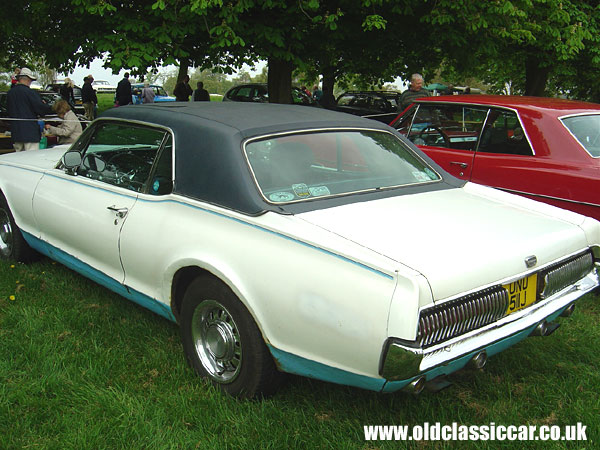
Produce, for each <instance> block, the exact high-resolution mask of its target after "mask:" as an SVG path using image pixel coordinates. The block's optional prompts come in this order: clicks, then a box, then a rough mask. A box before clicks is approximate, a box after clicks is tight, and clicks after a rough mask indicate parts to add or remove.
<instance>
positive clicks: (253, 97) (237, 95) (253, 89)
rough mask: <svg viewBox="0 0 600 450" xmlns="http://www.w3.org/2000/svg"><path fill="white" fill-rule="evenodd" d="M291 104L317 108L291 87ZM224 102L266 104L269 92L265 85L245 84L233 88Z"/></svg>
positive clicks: (305, 95)
mask: <svg viewBox="0 0 600 450" xmlns="http://www.w3.org/2000/svg"><path fill="white" fill-rule="evenodd" d="M291 100H292V103H293V104H295V105H305V106H317V105H318V104H317V101H316V100H315V99H314V98H313V97H312V96H310V95H308V94H307V93H306V92H304V91H303V90H302V89H300V88H299V87H296V86H293V87H292V98H291ZM223 101H224V102H230V101H231V102H250V103H267V102H268V101H269V92H268V89H267V83H247V84H240V85H238V86H234V87H232V88H231V89H229V90H228V91H227V92H226V93H225V95H224V96H223Z"/></svg>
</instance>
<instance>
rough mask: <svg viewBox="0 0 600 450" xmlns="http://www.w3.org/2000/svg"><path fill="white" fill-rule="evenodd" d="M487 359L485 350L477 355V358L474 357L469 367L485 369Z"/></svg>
mask: <svg viewBox="0 0 600 450" xmlns="http://www.w3.org/2000/svg"><path fill="white" fill-rule="evenodd" d="M487 358H488V356H487V353H486V352H485V350H483V351H481V352H479V353H477V354H476V355H475V356H473V358H471V361H469V366H471V367H472V368H474V369H483V367H484V366H485V364H486V363H487Z"/></svg>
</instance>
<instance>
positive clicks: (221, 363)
mask: <svg viewBox="0 0 600 450" xmlns="http://www.w3.org/2000/svg"><path fill="white" fill-rule="evenodd" d="M191 331H192V339H193V341H194V346H195V348H196V353H197V354H198V357H199V358H200V362H201V363H202V366H203V367H204V369H205V370H206V371H207V372H208V374H209V375H210V377H211V378H213V379H214V380H215V381H218V382H219V383H231V382H232V381H233V380H235V378H236V377H237V376H238V375H239V373H240V369H241V364H242V343H241V339H240V334H239V330H238V327H237V325H236V323H235V322H234V320H233V317H231V314H230V313H229V311H227V308H225V307H224V306H223V305H222V304H221V303H219V302H217V301H215V300H205V301H203V302H202V303H201V304H200V305H199V306H198V307H197V308H196V310H195V311H194V315H193V317H192V330H191Z"/></svg>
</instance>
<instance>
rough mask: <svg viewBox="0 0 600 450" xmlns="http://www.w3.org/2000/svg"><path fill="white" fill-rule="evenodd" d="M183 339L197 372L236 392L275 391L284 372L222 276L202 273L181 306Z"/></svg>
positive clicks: (248, 395) (237, 394) (243, 395)
mask: <svg viewBox="0 0 600 450" xmlns="http://www.w3.org/2000/svg"><path fill="white" fill-rule="evenodd" d="M181 340H182V343H183V348H184V351H185V354H186V357H187V360H188V362H189V364H190V365H191V366H192V367H193V368H194V369H195V370H196V372H197V373H198V374H199V375H201V376H203V377H206V378H208V379H210V380H211V381H212V382H213V383H214V384H216V385H217V386H219V387H220V388H221V389H222V390H223V391H225V392H227V393H228V394H230V395H233V396H235V397H241V398H252V397H259V396H264V395H269V394H271V393H272V392H274V390H275V389H276V388H277V387H278V385H279V380H280V378H281V374H280V373H279V372H278V371H277V369H276V367H275V363H274V361H273V358H272V356H271V353H270V352H269V350H268V348H267V346H266V345H265V343H264V340H263V338H262V335H261V333H260V331H259V329H258V327H257V326H256V323H255V322H254V320H253V318H252V316H251V315H250V313H249V312H248V310H247V309H246V307H245V306H244V305H243V304H242V303H241V302H240V300H239V299H238V298H237V296H236V295H235V294H234V293H233V292H232V291H231V290H230V289H229V288H228V287H227V286H226V285H225V284H223V283H222V282H221V281H219V280H217V279H215V278H213V277H210V276H201V277H198V278H196V279H195V280H194V281H193V282H192V283H191V284H190V286H189V287H188V289H187V291H186V293H185V295H184V298H183V306H182V310H181Z"/></svg>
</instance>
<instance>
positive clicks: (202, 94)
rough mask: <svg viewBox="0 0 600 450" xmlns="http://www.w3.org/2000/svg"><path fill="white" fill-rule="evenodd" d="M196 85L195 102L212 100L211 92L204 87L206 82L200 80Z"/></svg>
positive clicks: (193, 98)
mask: <svg viewBox="0 0 600 450" xmlns="http://www.w3.org/2000/svg"><path fill="white" fill-rule="evenodd" d="M196 87H197V89H196V90H195V91H194V96H193V97H192V100H194V101H195V102H210V94H209V93H208V91H207V90H206V89H204V83H203V82H202V81H198V83H197V84H196Z"/></svg>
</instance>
